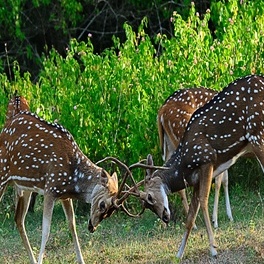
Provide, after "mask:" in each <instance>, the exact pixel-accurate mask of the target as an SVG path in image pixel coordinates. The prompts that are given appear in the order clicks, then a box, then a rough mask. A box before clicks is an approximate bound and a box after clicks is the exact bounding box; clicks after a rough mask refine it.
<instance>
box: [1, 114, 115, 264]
mask: <svg viewBox="0 0 264 264" xmlns="http://www.w3.org/2000/svg"><path fill="white" fill-rule="evenodd" d="M8 185H14V186H16V187H17V188H18V190H19V192H18V195H19V198H18V202H17V207H16V213H15V222H16V225H17V227H18V230H19V233H20V236H21V238H22V241H23V243H24V246H25V248H26V250H27V252H28V255H29V258H30V262H31V263H36V260H35V257H34V255H33V252H32V248H31V245H30V243H29V240H28V236H27V233H26V230H25V225H24V221H25V217H26V214H27V211H28V205H29V201H30V197H31V193H32V192H37V193H39V194H42V195H44V209H43V221H42V241H41V248H40V253H39V258H38V263H42V260H43V256H44V251H45V245H46V242H47V240H48V237H49V233H50V224H51V218H52V212H53V207H54V204H55V201H56V200H60V201H61V203H62V206H63V209H64V212H65V215H66V218H67V219H68V221H69V229H70V231H71V235H72V238H73V242H74V246H75V251H76V255H77V261H78V263H84V260H83V257H82V253H81V249H80V245H79V241H78V236H77V233H76V224H75V218H74V209H73V204H72V199H79V200H83V201H85V202H87V203H91V208H92V210H91V218H90V220H89V230H90V231H94V230H95V227H96V226H97V225H98V224H99V222H100V221H101V220H102V219H103V218H105V217H106V216H108V214H109V213H108V207H110V206H112V203H113V197H114V196H115V195H116V193H117V190H118V181H117V175H116V173H114V174H113V175H112V176H110V175H109V174H108V173H107V172H106V171H105V170H104V169H102V168H101V167H98V166H97V165H95V164H94V163H92V162H91V161H90V160H89V159H88V158H87V157H86V156H85V155H84V154H83V153H82V151H81V150H80V148H79V147H78V145H77V143H76V142H75V141H74V139H73V137H72V135H71V134H70V133H69V132H68V131H67V130H66V129H65V128H64V127H63V126H61V125H58V124H51V123H49V122H46V121H44V120H43V119H41V118H39V117H38V116H37V115H35V114H33V113H31V112H28V111H25V112H20V113H18V114H16V115H15V116H14V117H13V118H12V119H8V120H7V122H6V124H5V126H4V128H3V130H2V132H1V134H0V200H1V198H2V196H3V194H4V191H5V189H6V187H7V186H8Z"/></svg>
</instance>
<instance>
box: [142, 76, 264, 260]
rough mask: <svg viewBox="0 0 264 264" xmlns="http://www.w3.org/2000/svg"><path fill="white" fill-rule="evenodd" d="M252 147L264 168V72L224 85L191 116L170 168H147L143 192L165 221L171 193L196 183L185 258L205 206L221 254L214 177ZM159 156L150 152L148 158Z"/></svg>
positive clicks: (212, 247) (180, 253) (211, 239)
mask: <svg viewBox="0 0 264 264" xmlns="http://www.w3.org/2000/svg"><path fill="white" fill-rule="evenodd" d="M246 153H252V154H253V155H254V156H256V158H257V159H258V161H259V163H260V165H261V167H262V170H263V171H264V77H262V76H257V75H251V76H247V77H244V78H240V79H238V80H236V81H234V82H232V83H231V84H229V85H228V86H227V87H225V88H224V89H223V91H221V92H220V93H219V94H217V95H216V96H215V97H214V98H213V99H212V100H211V101H209V102H208V103H207V104H205V105H204V106H203V107H201V108H199V109H198V110H197V111H196V112H195V113H194V114H193V115H192V117H191V119H190V122H189V123H188V125H187V129H186V132H185V134H184V136H183V138H182V140H181V142H180V144H179V146H178V148H177V149H176V151H175V152H174V154H173V155H172V156H171V158H170V159H169V160H168V161H167V162H166V163H165V165H164V166H165V167H167V170H160V169H158V170H155V171H153V170H147V172H148V175H147V177H146V179H145V191H144V192H143V191H141V193H140V198H141V199H142V201H143V202H144V203H145V206H146V207H149V208H150V209H152V210H153V211H154V212H155V213H156V214H157V215H158V216H159V217H160V218H161V219H162V220H163V221H164V222H168V221H169V219H170V210H169V207H168V198H167V195H168V194H169V193H171V192H177V191H179V190H182V189H185V188H186V187H187V186H193V196H192V199H191V203H190V209H189V212H188V216H187V220H186V232H185V234H184V236H183V239H182V242H181V245H180V248H179V251H178V254H177V257H178V258H182V257H183V254H184V250H185V247H186V243H187V240H188V237H189V234H190V232H191V230H192V228H193V226H194V222H195V219H196V216H197V213H198V210H199V208H200V206H201V209H202V212H203V216H204V221H205V225H206V229H207V234H208V238H209V244H210V252H211V254H212V256H216V255H217V251H216V244H215V239H214V234H213V230H212V227H211V222H210V218H209V214H208V197H209V193H210V186H211V183H212V179H213V178H214V177H215V176H217V175H219V174H220V173H222V172H223V171H225V170H227V169H228V168H230V166H232V165H233V164H234V163H235V162H236V160H237V159H238V158H239V157H240V156H243V155H245V154H246ZM152 163H153V161H152V159H151V157H150V156H148V164H152Z"/></svg>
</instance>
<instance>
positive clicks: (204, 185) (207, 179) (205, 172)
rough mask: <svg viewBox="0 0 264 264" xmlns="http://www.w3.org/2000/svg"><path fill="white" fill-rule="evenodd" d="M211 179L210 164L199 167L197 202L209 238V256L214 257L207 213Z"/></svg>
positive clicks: (213, 241) (211, 168)
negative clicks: (198, 202) (198, 201)
mask: <svg viewBox="0 0 264 264" xmlns="http://www.w3.org/2000/svg"><path fill="white" fill-rule="evenodd" d="M212 179H213V166H212V165H211V164H207V165H204V166H201V172H200V183H199V185H200V192H199V200H200V204H201V209H202V212H203V216H204V221H205V225H206V230H207V235H208V238H209V243H210V251H211V255H212V256H213V257H215V256H216V255H217V251H216V245H215V240H214V234H213V230H212V226H211V222H210V217H209V212H208V199H209V194H210V188H211V184H212Z"/></svg>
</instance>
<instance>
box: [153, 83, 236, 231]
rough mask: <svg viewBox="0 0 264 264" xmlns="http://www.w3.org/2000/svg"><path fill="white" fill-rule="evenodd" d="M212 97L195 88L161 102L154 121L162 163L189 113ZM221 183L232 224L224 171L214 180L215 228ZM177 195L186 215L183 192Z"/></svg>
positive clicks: (226, 175) (212, 92) (182, 129)
mask: <svg viewBox="0 0 264 264" xmlns="http://www.w3.org/2000/svg"><path fill="white" fill-rule="evenodd" d="M216 94H217V92H215V91H213V90H211V89H207V88H204V87H199V88H191V89H182V90H178V91H176V92H174V93H173V94H172V95H170V96H169V97H168V98H167V99H166V100H165V102H164V104H163V105H162V106H161V107H160V109H159V111H158V117H157V123H158V132H159V139H160V147H161V151H162V158H163V160H164V161H167V160H168V159H169V158H170V157H171V155H172V154H173V152H174V151H175V150H176V149H177V147H178V145H179V143H180V140H181V139H182V137H183V135H184V132H185V129H186V127H187V124H188V122H189V120H190V118H191V116H192V114H193V112H194V111H196V110H197V109H198V108H200V107H202V106H203V105H204V104H205V103H207V102H209V101H210V100H211V99H212V98H213V97H214V96H215V95H216ZM221 183H223V187H224V193H225V201H226V212H227V215H228V218H229V219H230V220H231V221H232V220H233V217H232V211H231V206H230V200H229V194H228V172H227V171H225V172H223V173H221V174H220V175H219V176H218V177H216V178H215V199H214V209H213V217H212V221H213V224H214V227H215V228H217V227H218V217H217V210H218V202H219V193H220V188H221ZM179 194H180V196H181V199H182V203H183V206H184V209H185V212H186V215H187V214H188V210H189V205H188V201H187V198H186V192H185V189H183V190H180V191H179Z"/></svg>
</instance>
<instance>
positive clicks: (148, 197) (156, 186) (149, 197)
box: [140, 155, 170, 223]
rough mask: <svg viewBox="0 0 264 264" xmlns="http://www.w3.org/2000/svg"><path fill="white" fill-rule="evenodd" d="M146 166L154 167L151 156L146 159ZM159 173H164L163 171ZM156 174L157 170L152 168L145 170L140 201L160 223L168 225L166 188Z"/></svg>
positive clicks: (168, 214) (168, 213)
mask: <svg viewBox="0 0 264 264" xmlns="http://www.w3.org/2000/svg"><path fill="white" fill-rule="evenodd" d="M147 165H148V166H154V163H153V159H152V156H151V155H148V157H147ZM160 171H161V172H162V173H164V170H160ZM158 172H159V170H155V169H152V168H149V169H146V176H145V181H144V191H141V192H140V199H141V200H142V201H143V204H144V206H145V207H146V208H148V209H150V210H151V211H153V212H154V213H156V214H157V216H158V217H159V218H160V219H161V220H162V221H164V222H165V223H168V222H169V220H170V209H169V202H168V197H167V190H166V188H167V187H166V185H164V184H163V183H162V179H161V177H159V176H158V175H156V174H157V173H158Z"/></svg>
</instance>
